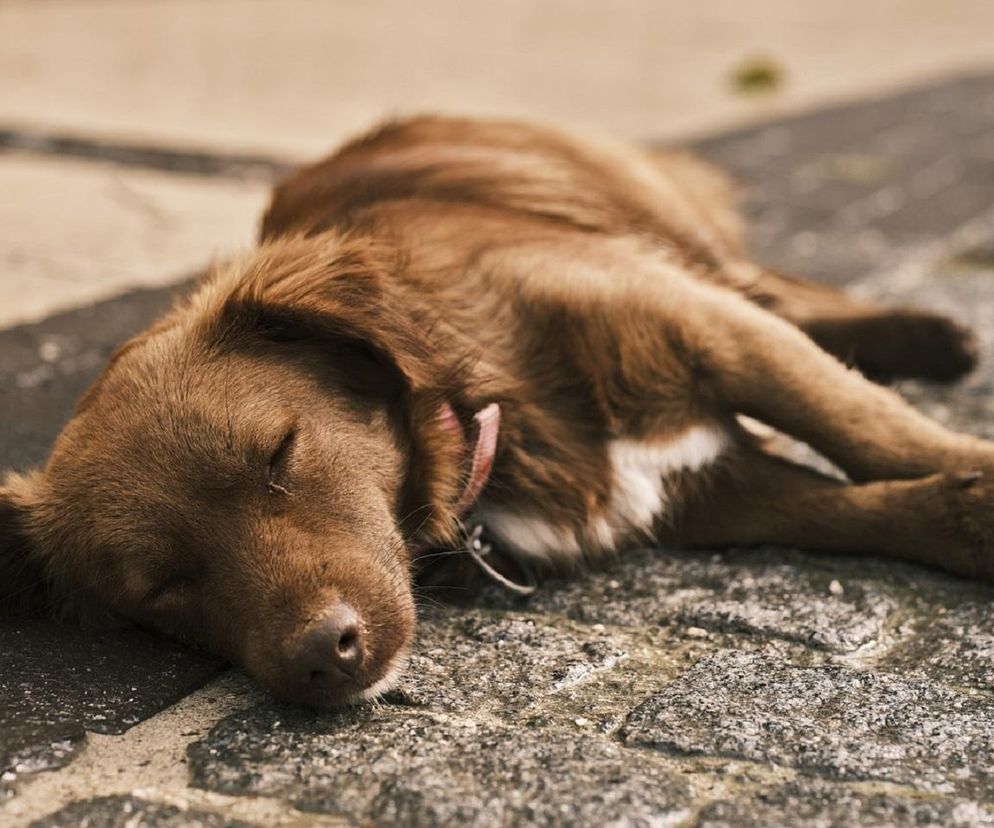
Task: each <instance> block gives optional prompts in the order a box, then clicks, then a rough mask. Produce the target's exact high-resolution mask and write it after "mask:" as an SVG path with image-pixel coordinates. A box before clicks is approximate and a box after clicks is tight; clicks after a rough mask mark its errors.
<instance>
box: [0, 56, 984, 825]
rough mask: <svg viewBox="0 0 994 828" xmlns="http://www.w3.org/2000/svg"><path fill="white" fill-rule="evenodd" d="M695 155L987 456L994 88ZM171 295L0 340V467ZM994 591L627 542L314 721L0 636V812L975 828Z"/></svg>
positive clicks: (182, 671)
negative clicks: (867, 323) (845, 298)
mask: <svg viewBox="0 0 994 828" xmlns="http://www.w3.org/2000/svg"><path fill="white" fill-rule="evenodd" d="M699 149H700V150H701V151H702V152H704V153H705V154H706V155H708V156H709V157H711V158H713V159H715V160H716V161H718V162H719V163H721V164H722V165H723V166H725V167H726V168H728V169H729V170H731V171H732V172H734V173H736V174H737V175H739V177H740V178H741V179H742V180H743V182H744V184H745V185H746V187H747V192H748V194H749V195H748V209H749V212H750V215H751V216H752V218H753V234H754V240H755V242H756V244H757V250H758V252H759V254H760V255H761V257H763V258H764V259H766V260H767V261H768V262H770V263H771V264H775V265H778V266H781V267H784V268H789V269H791V270H793V271H795V272H800V273H808V274H816V275H818V276H819V277H821V278H824V279H826V280H831V281H834V282H837V283H846V284H848V285H850V286H851V287H852V289H854V290H856V291H859V292H862V293H865V294H870V295H877V296H881V297H884V298H893V299H894V300H900V301H910V300H913V301H915V302H919V303H921V304H924V305H928V306H932V307H938V308H943V309H946V310H948V311H949V312H951V313H954V314H955V315H957V316H958V317H960V318H961V319H963V320H964V321H967V322H969V323H970V324H972V325H974V326H975V328H976V329H977V331H978V332H979V334H980V336H981V341H982V349H983V353H984V357H985V361H984V363H983V367H982V368H981V369H980V370H979V371H978V372H977V373H976V374H975V375H974V376H972V377H970V378H969V379H968V380H967V381H966V382H964V383H962V384H960V385H958V386H956V387H955V388H952V389H938V388H930V387H927V386H924V385H920V384H915V383H907V384H905V385H904V386H903V387H902V390H903V391H904V392H905V393H907V394H908V395H909V396H910V397H911V398H912V399H913V400H914V401H915V402H916V404H918V405H920V406H921V407H923V408H924V409H926V410H927V411H929V413H931V414H932V415H933V416H936V417H938V418H940V419H942V420H944V421H947V422H950V423H952V424H954V425H956V426H957V427H960V428H965V429H969V430H971V431H974V432H977V433H982V434H987V435H990V436H994V174H992V169H994V75H988V76H977V77H966V78H961V79H958V80H955V81H950V82H947V83H941V84H936V85H934V86H932V87H929V88H925V89H920V90H916V91H913V92H909V93H906V94H902V95H899V96H893V97H890V98H887V99H882V100H875V101H868V102H865V103H858V104H853V105H848V106H844V107H841V108H837V109H834V110H828V111H821V112H816V113H813V114H810V115H805V116H800V117H796V118H793V119H789V120H786V121H780V122H777V123H773V124H768V125H761V126H758V127H753V128H749V129H746V130H742V131H738V132H735V133H730V134H725V135H720V136H717V137H715V138H712V139H708V140H706V141H703V142H701V143H700V144H699ZM167 294H168V290H166V289H150V290H145V291H140V292H135V293H131V294H127V295H125V296H122V297H120V298H118V299H114V300H110V301H107V302H104V303H102V304H98V305H95V306H93V307H89V308H86V309H82V310H77V311H70V312H66V313H63V314H61V315H58V316H54V317H51V318H48V319H45V320H43V321H41V322H38V323H34V324H30V325H24V326H21V327H18V328H13V329H10V330H7V331H3V332H0V410H2V411H3V412H4V432H3V433H2V434H0V466H9V465H15V466H21V465H24V464H28V463H31V462H37V461H38V460H40V459H41V458H42V457H43V456H44V453H45V450H46V447H47V445H48V442H49V440H50V439H51V436H52V435H53V434H54V432H55V431H56V430H57V428H58V427H59V424H60V423H61V422H62V420H63V419H64V418H65V416H66V415H67V412H68V411H69V410H70V408H71V405H72V401H73V399H74V398H75V397H76V396H77V395H78V393H79V392H80V391H81V390H82V388H83V387H84V386H85V385H86V383H87V382H88V381H89V380H90V378H92V376H93V375H94V373H95V372H96V371H97V370H98V369H99V366H100V364H101V362H102V361H103V360H104V359H105V358H106V356H107V354H108V353H109V351H110V349H111V347H112V346H113V343H115V342H116V341H118V340H120V339H121V338H122V337H124V336H126V335H127V334H128V333H129V332H131V331H133V330H135V329H137V328H139V327H140V326H141V325H142V324H144V323H145V321H147V320H148V319H150V318H151V317H153V316H154V315H155V314H156V313H158V312H159V311H160V309H161V308H162V307H163V306H164V304H165V303H166V301H167ZM992 599H994V589H990V588H986V587H980V586H976V585H973V584H970V583H967V582H964V581H961V580H958V579H954V578H951V577H947V576H944V575H942V574H939V573H936V572H932V571H928V570H926V569H923V568H921V567H916V566H912V565H907V564H897V563H893V562H888V561H882V560H878V559H875V558H865V557H864V558H849V557H844V556H840V557H834V558H829V557H818V556H814V555H809V554H805V553H804V552H802V551H798V550H786V551H776V550H752V551H729V552H721V553H713V554H690V553H681V552H678V551H661V550H648V549H646V550H640V551H636V552H633V553H632V554H631V555H628V556H626V559H625V561H624V562H621V563H619V564H617V565H615V566H613V567H611V568H609V569H608V570H606V571H603V572H598V573H593V574H590V575H588V576H586V577H582V578H579V579H577V580H575V581H571V582H563V583H549V584H546V585H545V586H544V587H543V588H542V589H541V590H540V592H539V593H538V594H537V595H535V596H534V597H532V598H531V599H529V600H522V599H517V598H512V597H509V596H507V595H504V594H501V593H500V592H497V591H487V592H485V593H484V594H483V595H481V596H478V597H477V598H475V599H473V600H470V601H467V603H466V605H464V606H444V605H436V604H435V602H433V601H430V602H428V603H427V604H426V606H425V607H424V608H423V611H422V616H423V617H422V624H421V631H420V637H419V643H418V646H417V649H416V652H415V654H414V656H413V659H412V664H411V667H410V669H409V670H408V672H407V675H406V677H405V678H404V680H403V682H402V683H401V685H400V687H398V688H397V689H396V690H395V691H393V692H391V693H390V694H389V695H388V697H387V698H386V699H384V700H383V702H382V703H380V704H377V705H375V706H368V707H360V708H356V709H352V710H349V711H345V712H340V713H335V714H314V713H311V712H308V711H303V710H300V709H295V708H290V707H285V706H282V705H277V704H274V703H272V702H271V701H270V700H269V699H267V698H266V697H265V696H264V695H263V694H262V693H261V692H260V691H259V690H257V689H256V688H254V687H253V686H252V685H251V683H250V682H248V681H247V680H246V679H245V678H244V676H242V675H241V674H240V673H239V672H238V671H234V670H226V669H224V667H223V665H221V664H219V663H217V662H216V661H214V660H213V659H210V658H208V657H205V656H202V655H199V654H195V653H190V652H187V651H184V650H182V649H181V648H179V647H177V646H174V645H172V644H169V643H167V642H163V641H159V640H155V639H152V638H150V637H148V636H146V635H143V634H140V633H137V632H133V633H129V634H127V635H121V634H107V633H104V634H99V635H97V634H92V633H86V632H81V631H78V630H74V629H66V628H62V627H59V626H58V625H55V624H43V623H32V624H23V623H11V622H9V621H8V622H0V652H2V653H3V663H2V665H0V773H2V775H0V785H2V788H0V797H3V801H2V804H0V823H3V824H11V825H39V826H41V825H43V826H65V825H77V824H86V825H93V826H103V825H108V826H109V825H114V826H118V825H119V826H125V825H128V826H135V825H161V826H179V825H205V826H222V825H255V826H263V825H345V824H402V825H437V824H471V825H480V826H488V825H495V826H496V825H507V824H539V825H560V824H573V825H591V826H600V825H686V826H708V827H709V828H711V827H712V826H745V825H756V824H761V825H786V826H795V825H796V826H809V825H814V826H849V825H855V824H861V825H874V826H891V825H898V826H921V825H943V826H988V825H989V826H994V696H992V693H994V607H992V606H991V603H992ZM194 687H199V689H196V690H193V688H194ZM191 690H192V692H191Z"/></svg>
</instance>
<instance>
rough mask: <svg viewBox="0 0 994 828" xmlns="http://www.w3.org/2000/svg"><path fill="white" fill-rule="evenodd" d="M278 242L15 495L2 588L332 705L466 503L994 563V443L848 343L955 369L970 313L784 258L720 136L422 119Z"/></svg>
mask: <svg viewBox="0 0 994 828" xmlns="http://www.w3.org/2000/svg"><path fill="white" fill-rule="evenodd" d="M262 237H263V243H262V246H261V247H260V248H259V250H258V251H257V252H256V253H255V254H254V255H253V256H251V257H250V258H249V259H247V260H246V261H243V262H240V263H238V264H235V265H233V266H228V267H223V268H220V269H219V270H218V271H217V272H216V273H214V274H213V275H211V276H210V277H209V278H208V279H207V280H206V281H205V282H204V283H203V285H202V286H201V287H200V289H199V290H198V291H197V292H196V293H195V294H194V295H193V296H192V297H191V298H189V299H187V300H186V301H184V302H182V303H181V304H179V305H178V306H177V307H176V308H175V309H174V310H173V311H172V312H171V313H170V314H169V315H168V316H166V317H165V318H164V319H163V320H161V321H160V322H159V323H158V324H156V325H154V326H153V327H152V328H151V329H150V330H148V331H146V332H145V333H144V334H142V335H140V336H139V337H137V338H136V339H134V340H132V341H131V342H129V343H127V344H126V345H125V346H124V347H122V348H121V349H120V350H119V351H118V352H117V354H116V355H115V356H114V358H113V359H112V360H111V363H110V365H109V366H108V367H107V369H106V371H105V372H104V374H103V376H102V377H101V378H100V379H99V381H98V382H97V383H96V384H95V385H94V387H93V388H92V389H91V390H90V391H89V392H88V393H87V394H86V396H85V397H84V398H83V399H82V401H81V402H80V404H79V407H78V409H77V411H76V413H75V415H74V416H73V418H72V420H71V421H70V422H69V424H68V425H67V426H66V428H65V430H64V431H63V433H62V434H61V436H60V437H59V439H58V441H57V443H56V445H55V448H54V450H53V452H52V455H51V458H50V460H49V461H48V463H47V465H46V466H45V468H44V470H42V471H37V472H33V473H30V474H27V475H11V476H9V477H8V478H7V480H6V483H5V485H4V486H3V487H2V488H0V582H2V584H3V586H2V587H0V589H2V590H4V598H3V599H2V600H3V602H4V604H5V605H7V606H10V607H14V608H20V609H24V608H27V609H31V608H38V607H39V606H48V607H51V606H52V605H55V606H58V607H62V608H66V607H69V608H76V609H79V608H82V609H91V608H93V607H103V608H106V609H107V610H109V611H110V612H112V613H115V614H120V615H123V616H127V617H129V618H131V619H135V620H137V621H138V622H140V623H142V624H145V625H148V626H151V627H154V628H155V629H158V630H161V631H162V632H164V633H167V634H169V635H174V636H178V637H180V638H182V639H186V640H191V641H194V642H198V643H201V644H203V645H206V646H207V647H209V648H211V649H213V650H215V651H217V652H219V653H222V654H224V655H226V656H227V657H229V658H230V659H231V660H233V661H236V662H239V663H241V664H244V665H245V666H246V667H247V668H248V670H249V671H250V672H251V673H252V674H253V675H254V676H256V677H257V678H258V679H259V681H261V682H262V683H264V684H265V685H267V686H268V687H270V688H271V689H272V690H273V691H275V692H276V693H277V694H279V695H281V696H284V697H288V698H291V699H295V700H300V701H303V702H307V703H311V704H316V705H330V704H337V703H341V702H345V701H348V700H352V699H355V698H359V697H370V696H373V695H376V694H377V693H379V692H381V691H382V690H383V689H384V688H386V687H387V686H388V685H389V684H390V682H391V681H392V680H393V679H394V677H395V676H396V675H397V673H398V672H399V670H400V669H401V667H402V664H403V659H404V654H405V652H406V651H407V649H408V647H409V645H410V642H411V639H412V635H413V631H414V623H415V602H414V599H413V597H412V594H413V593H412V580H413V575H412V573H414V572H415V570H416V567H417V563H418V561H417V559H418V557H419V556H421V555H422V554H423V553H424V552H425V550H429V549H439V548H443V549H444V548H450V547H451V546H452V545H454V544H457V543H458V542H459V538H460V532H461V526H462V525H463V519H464V518H465V519H466V520H467V521H470V520H471V521H472V522H474V523H481V524H482V525H484V526H485V527H486V528H487V530H488V532H489V533H490V534H491V536H492V537H493V538H495V539H496V540H497V541H498V542H499V543H500V545H501V546H502V547H503V548H504V549H505V550H506V551H507V552H508V553H510V554H511V555H512V556H514V557H516V558H517V559H519V560H521V561H524V562H527V563H529V565H537V566H540V567H544V568H552V569H560V570H562V569H571V568H573V567H575V566H576V565H577V564H578V563H581V562H586V561H592V560H595V559H597V558H600V557H602V556H605V555H611V554H614V553H615V552H616V551H618V550H620V549H623V548H624V547H625V545H626V544H630V543H632V542H633V541H636V540H638V539H640V538H644V537H645V536H647V535H649V534H650V533H653V534H654V536H655V537H656V538H657V539H659V540H660V541H661V542H663V543H667V544H679V545H685V546H702V547H708V546H720V545H729V544H735V545H748V544H759V543H773V544H790V545H798V546H802V547H806V548H809V549H815V550H824V551H829V552H831V551H847V552H854V551H865V552H880V553H884V554H889V555H894V556H899V557H905V558H914V559H917V560H921V561H925V562H927V563H931V564H936V565H939V566H942V567H945V568H947V569H949V570H952V571H954V572H958V573H961V574H963V575H966V576H968V577H972V578H991V577H992V574H994V564H992V561H994V558H992V556H991V543H992V542H994V510H991V509H990V508H989V507H990V504H991V502H992V500H994V487H992V485H991V482H990V478H983V477H981V475H982V474H983V473H987V472H991V471H994V445H992V444H989V443H986V442H983V441H981V440H978V439H975V438H972V437H969V436H963V435H959V434H953V433H950V432H948V431H946V430H945V429H943V428H941V427H940V426H938V425H936V424H935V423H934V422H932V421H930V420H928V419H926V418H925V417H923V416H921V415H920V414H918V413H916V412H915V411H913V410H912V409H911V408H909V407H908V406H907V405H906V404H905V403H904V402H902V401H901V399H899V398H898V397H897V396H896V395H895V394H893V393H891V392H890V391H887V390H885V389H883V388H882V387H879V386H877V385H874V384H872V383H871V382H870V381H868V380H867V379H864V377H863V376H862V375H861V374H860V373H858V372H857V371H855V370H851V369H849V368H846V367H845V366H844V365H843V364H842V363H840V362H839V361H838V360H837V359H836V358H835V357H834V356H831V355H830V353H829V352H831V353H834V354H836V355H837V356H840V357H842V358H846V359H849V360H852V361H854V362H855V364H856V365H857V366H858V367H859V368H861V369H862V370H863V371H864V372H865V373H868V374H870V375H872V376H875V377H878V378H887V377H893V376H901V375H908V376H912V375H918V376H925V377H930V378H933V379H940V380H950V379H953V378H955V377H957V376H959V375H961V374H962V373H964V372H965V371H967V370H969V369H970V368H971V367H972V365H973V363H974V360H975V356H974V349H973V345H972V342H971V339H970V337H969V335H968V334H967V333H965V332H964V331H963V330H961V329H960V328H959V327H957V326H956V325H955V324H953V323H952V322H950V321H948V320H946V319H943V318H941V317H937V316H934V315H930V314H927V313H918V312H915V311H908V310H882V309H878V308H874V307H870V306H867V305H863V304H856V303H855V302H853V301H851V300H850V299H848V298H846V297H845V296H844V295H842V294H841V293H839V292H837V291H834V290H831V289H828V288H824V287H818V286H815V285H811V284H805V283H801V282H797V281H794V280H791V279H788V278H786V277H783V276H780V275H777V274H775V273H771V272H768V271H764V270H763V269H761V268H759V267H757V266H756V265H754V264H752V263H751V262H750V261H749V260H748V259H747V257H746V254H745V252H744V251H743V248H742V243H741V234H740V228H739V220H738V218H737V216H736V215H735V214H734V212H733V211H732V209H731V207H730V196H729V190H728V187H727V186H726V184H725V183H724V181H723V180H722V178H721V177H720V175H718V174H717V173H716V172H715V171H714V170H712V169H710V168H709V167H707V166H706V165H704V164H702V163H700V162H698V161H695V160H694V159H692V158H690V157H687V156H683V155H675V154H673V155H662V156H657V157H652V158H650V157H647V156H643V155H640V154H635V153H629V152H626V151H623V150H620V149H617V148H614V147H609V146H602V145H599V144H594V143H590V142H586V141H581V140H577V139H574V138H570V137H567V136H564V135H561V134H559V133H556V132H554V131H551V130H546V129H540V128H535V127H530V126H523V125H518V124H509V123H481V122H474V121H462V120H447V119H439V118H424V119H418V120H411V121H405V122H402V123H395V124H390V125H388V126H386V127H383V128H382V129H380V130H378V131H377V132H374V133H373V134H370V135H368V136H366V137H363V138H361V139H359V140H357V141H355V142H353V143H351V144H349V145H348V146H346V147H345V148H343V149H342V150H341V151H339V152H338V153H337V154H336V155H334V156H333V157H331V158H329V159H327V160H325V161H323V162H322V163H320V164H317V165H316V166H313V167H310V168H307V169H305V170H303V171H301V172H300V173H298V174H297V175H295V176H294V177H292V178H291V179H290V180H289V181H287V182H285V183H284V184H282V185H281V186H280V187H279V188H277V190H276V193H275V195H274V198H273V202H272V206H271V207H270V209H269V212H268V213H267V215H266V217H265V220H264V223H263V230H262ZM816 343H817V344H816ZM738 415H748V416H749V417H752V418H755V419H756V420H760V421H762V422H764V423H767V424H768V425H770V426H772V427H774V428H776V429H779V430H781V431H783V432H786V433H788V434H790V435H793V436H795V437H797V438H800V439H801V440H804V441H806V442H808V443H809V444H811V445H812V446H814V447H815V448H817V449H818V450H819V451H821V452H822V453H823V454H824V455H825V456H826V457H828V458H829V459H831V460H832V461H834V462H835V463H836V464H837V465H838V467H839V468H841V469H842V470H844V472H845V473H846V474H847V475H848V478H849V481H851V482H845V481H841V480H838V479H834V478H829V477H825V476H822V475H820V474H818V473H816V472H814V471H812V470H810V469H808V468H804V467H800V466H797V465H793V464H791V463H789V462H786V461H785V460H782V459H778V458H776V457H774V456H772V455H771V454H769V453H767V452H766V451H765V450H764V449H763V447H762V446H761V445H760V444H759V443H758V442H757V441H756V440H755V439H754V438H752V437H750V436H749V434H748V433H747V432H746V431H745V430H744V429H743V428H742V426H741V425H740V422H739V419H738ZM495 437H496V450H494V438H495ZM491 464H492V470H490V468H489V467H490V465H491ZM488 472H489V473H488ZM467 510H468V514H467ZM425 557H427V556H425Z"/></svg>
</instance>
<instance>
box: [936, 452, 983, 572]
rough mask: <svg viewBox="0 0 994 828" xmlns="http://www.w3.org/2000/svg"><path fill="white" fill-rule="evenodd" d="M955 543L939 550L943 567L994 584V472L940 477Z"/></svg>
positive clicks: (961, 473) (957, 473)
mask: <svg viewBox="0 0 994 828" xmlns="http://www.w3.org/2000/svg"><path fill="white" fill-rule="evenodd" d="M940 478H941V485H942V488H943V489H944V495H945V501H946V504H947V509H948V515H949V517H950V518H951V524H952V526H953V533H954V540H953V542H952V543H951V544H950V545H949V546H948V548H940V549H938V550H937V556H938V557H937V560H936V561H935V562H936V563H937V564H939V565H940V566H943V568H946V569H950V570H952V571H954V572H957V573H958V574H960V575H965V576H966V577H968V578H971V579H974V580H980V581H986V582H987V583H994V470H987V471H979V470H976V471H975V470H970V471H961V472H951V473H949V474H944V475H941V476H940Z"/></svg>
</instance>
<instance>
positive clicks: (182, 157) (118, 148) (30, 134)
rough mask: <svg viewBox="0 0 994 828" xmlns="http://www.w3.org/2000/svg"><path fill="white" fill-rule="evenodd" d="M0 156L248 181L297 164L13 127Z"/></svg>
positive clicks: (0, 137)
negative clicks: (72, 161) (28, 156)
mask: <svg viewBox="0 0 994 828" xmlns="http://www.w3.org/2000/svg"><path fill="white" fill-rule="evenodd" d="M0 153H16V154H20V155H30V156H35V157H41V158H46V157H54V158H73V159H76V160H80V161H90V162H94V163H100V162H102V163H110V164H114V165H115V166H120V167H129V168H136V169H146V170H157V171H159V172H169V173H182V174H186V175H196V176H203V177H206V178H232V179H238V180H249V181H276V180H277V179H279V178H282V177H283V176H284V175H286V174H287V173H288V172H289V171H290V170H292V169H294V168H295V167H296V166H298V164H299V162H298V161H296V160H293V159H289V158H283V157H278V156H275V155H263V154H254V153H253V154H249V153H237V152H218V151H207V150H194V149H184V148H182V147H178V146H172V145H161V146H160V145H155V144H147V143H134V142H127V141H118V140H113V139H109V138H107V139H104V138H99V137H91V136H87V135H83V134H69V133H63V132H52V131H48V130H44V129H38V128H33V127H17V126H11V125H0Z"/></svg>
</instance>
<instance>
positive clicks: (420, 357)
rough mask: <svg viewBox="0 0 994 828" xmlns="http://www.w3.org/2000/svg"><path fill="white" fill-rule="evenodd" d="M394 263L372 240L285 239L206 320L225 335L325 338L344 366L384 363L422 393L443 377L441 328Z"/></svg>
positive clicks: (263, 254) (240, 276) (240, 277)
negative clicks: (395, 272)
mask: <svg viewBox="0 0 994 828" xmlns="http://www.w3.org/2000/svg"><path fill="white" fill-rule="evenodd" d="M397 266H398V262H397V255H396V253H394V252H393V251H392V250H390V249H388V248H386V247H384V246H381V245H377V244H376V243H374V242H371V241H370V240H369V239H362V240H352V239H348V238H335V237H330V238H321V239H315V238H309V239H305V238H303V237H298V238H286V237H284V238H281V239H279V240H277V241H274V242H272V243H270V244H268V245H266V246H264V247H262V248H260V250H259V251H258V253H257V255H256V256H255V257H254V258H253V260H252V262H251V265H250V266H249V269H248V270H247V271H246V272H242V273H236V274H234V275H233V280H234V284H233V285H232V286H231V287H230V289H229V290H228V292H227V294H226V295H223V296H222V297H220V301H221V307H220V308H219V309H218V310H219V312H216V313H208V318H209V319H211V318H212V319H213V320H215V321H216V322H219V323H220V324H221V326H222V327H221V329H220V331H219V332H220V333H221V334H222V337H225V336H227V335H230V334H232V333H236V332H242V333H244V332H246V331H252V332H255V333H257V334H258V333H261V334H262V335H263V336H265V337H266V338H269V339H274V340H282V341H292V340H301V339H309V338H320V339H322V340H323V341H324V342H325V344H326V345H327V346H328V347H329V349H330V352H332V353H334V352H335V350H336V348H337V349H338V351H339V352H341V353H345V354H348V355H349V359H348V360H344V359H343V360H340V362H342V363H344V364H343V367H345V368H346V369H348V368H350V367H355V368H357V372H358V373H363V372H365V371H373V372H374V373H376V369H377V368H379V369H381V370H382V371H383V372H384V373H385V375H387V377H388V378H389V379H391V380H393V381H397V382H399V383H401V384H402V385H403V386H404V387H405V388H406V389H407V390H408V391H412V392H418V391H425V390H427V389H430V388H432V387H434V386H437V385H438V384H439V382H440V381H442V379H443V378H442V376H441V375H440V373H439V367H440V366H439V365H438V364H437V357H436V355H437V354H438V353H439V349H438V347H436V345H437V343H436V342H434V341H433V335H437V332H436V331H434V330H433V329H434V328H435V327H436V326H435V324H434V323H433V322H432V321H431V320H429V319H428V318H427V314H426V313H425V312H424V311H423V310H422V311H421V312H420V313H419V307H418V306H419V303H418V302H417V297H416V296H415V295H413V294H410V293H405V292H404V289H403V288H402V287H401V286H399V285H398V284H397V283H396V281H395V280H393V279H391V278H390V273H391V270H392V269H393V268H395V267H397ZM222 289H223V288H222ZM357 379H361V377H357ZM383 379H384V377H383V376H380V375H377V376H376V381H377V382H382V381H383Z"/></svg>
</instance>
